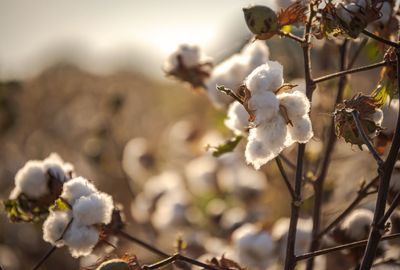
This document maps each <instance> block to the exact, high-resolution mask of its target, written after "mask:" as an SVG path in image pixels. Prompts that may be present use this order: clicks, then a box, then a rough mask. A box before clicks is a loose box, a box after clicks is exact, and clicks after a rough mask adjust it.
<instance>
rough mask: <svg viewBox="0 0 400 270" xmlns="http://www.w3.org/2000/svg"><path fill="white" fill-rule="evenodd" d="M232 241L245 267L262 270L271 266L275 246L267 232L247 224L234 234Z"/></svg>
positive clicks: (240, 261)
mask: <svg viewBox="0 0 400 270" xmlns="http://www.w3.org/2000/svg"><path fill="white" fill-rule="evenodd" d="M232 241H233V245H234V249H235V252H236V253H237V256H238V259H239V263H240V264H242V265H243V266H246V267H248V268H251V269H260V270H261V269H265V268H266V267H268V266H269V265H270V263H271V261H272V259H273V257H272V256H273V251H274V248H275V245H274V242H273V240H272V238H271V236H270V235H269V234H268V233H267V232H266V231H263V230H261V229H260V228H258V227H257V226H256V225H253V224H250V223H247V224H244V225H243V226H241V227H240V228H238V229H237V230H235V231H234V232H233V235H232Z"/></svg>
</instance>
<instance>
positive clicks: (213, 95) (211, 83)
mask: <svg viewBox="0 0 400 270" xmlns="http://www.w3.org/2000/svg"><path fill="white" fill-rule="evenodd" d="M268 57H269V50H268V47H267V46H266V44H265V42H263V41H255V42H253V43H250V44H248V45H247V46H245V47H244V48H243V49H242V51H241V52H240V53H239V54H235V55H233V56H231V57H229V58H228V59H226V60H225V61H223V62H221V63H220V64H219V65H217V66H216V67H215V68H214V69H213V71H212V73H211V76H210V78H209V80H208V81H207V82H206V86H207V91H208V95H209V98H210V100H211V101H212V102H213V104H214V105H215V106H216V107H224V106H226V105H227V104H229V103H231V102H232V101H233V100H232V98H231V97H228V96H227V95H225V94H224V93H221V92H220V91H218V90H217V89H216V86H217V85H224V86H225V87H228V88H230V89H232V90H236V89H237V88H238V87H239V86H240V85H241V84H242V83H243V81H244V79H245V78H246V76H247V75H249V74H250V73H251V71H252V70H253V69H255V68H256V67H257V66H259V65H261V64H263V63H265V62H266V61H267V60H268Z"/></svg>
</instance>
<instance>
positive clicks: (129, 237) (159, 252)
mask: <svg viewBox="0 0 400 270" xmlns="http://www.w3.org/2000/svg"><path fill="white" fill-rule="evenodd" d="M118 234H119V235H120V236H122V237H124V238H125V239H127V240H129V241H131V242H134V243H136V244H138V245H139V246H141V247H143V248H145V249H147V250H149V251H151V252H153V253H154V254H157V255H159V256H160V257H164V258H168V257H170V255H169V254H168V253H165V252H164V251H162V250H160V249H158V248H156V247H155V246H152V245H150V244H148V243H146V242H144V241H142V240H140V239H138V238H136V237H134V236H132V235H130V234H128V233H127V232H125V231H122V230H120V231H118Z"/></svg>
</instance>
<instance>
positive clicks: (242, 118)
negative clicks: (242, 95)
mask: <svg viewBox="0 0 400 270" xmlns="http://www.w3.org/2000/svg"><path fill="white" fill-rule="evenodd" d="M248 119H249V114H248V112H247V111H246V109H245V108H244V107H243V105H242V104H240V103H239V102H238V101H235V102H232V103H231V105H229V109H228V114H227V118H226V119H225V122H224V123H225V126H226V127H227V128H229V129H230V130H232V131H233V132H234V133H235V134H237V135H247V132H248V130H249V121H248Z"/></svg>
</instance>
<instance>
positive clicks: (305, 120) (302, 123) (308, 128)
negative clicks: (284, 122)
mask: <svg viewBox="0 0 400 270" xmlns="http://www.w3.org/2000/svg"><path fill="white" fill-rule="evenodd" d="M290 120H291V121H292V124H293V126H291V125H288V126H287V127H288V133H289V135H290V139H291V141H293V142H299V143H306V142H308V141H309V140H310V139H311V138H312V137H313V136H314V132H313V130H312V124H311V120H310V117H309V116H308V115H305V116H303V117H296V118H291V119H290ZM287 144H290V143H288V142H286V145H287Z"/></svg>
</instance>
